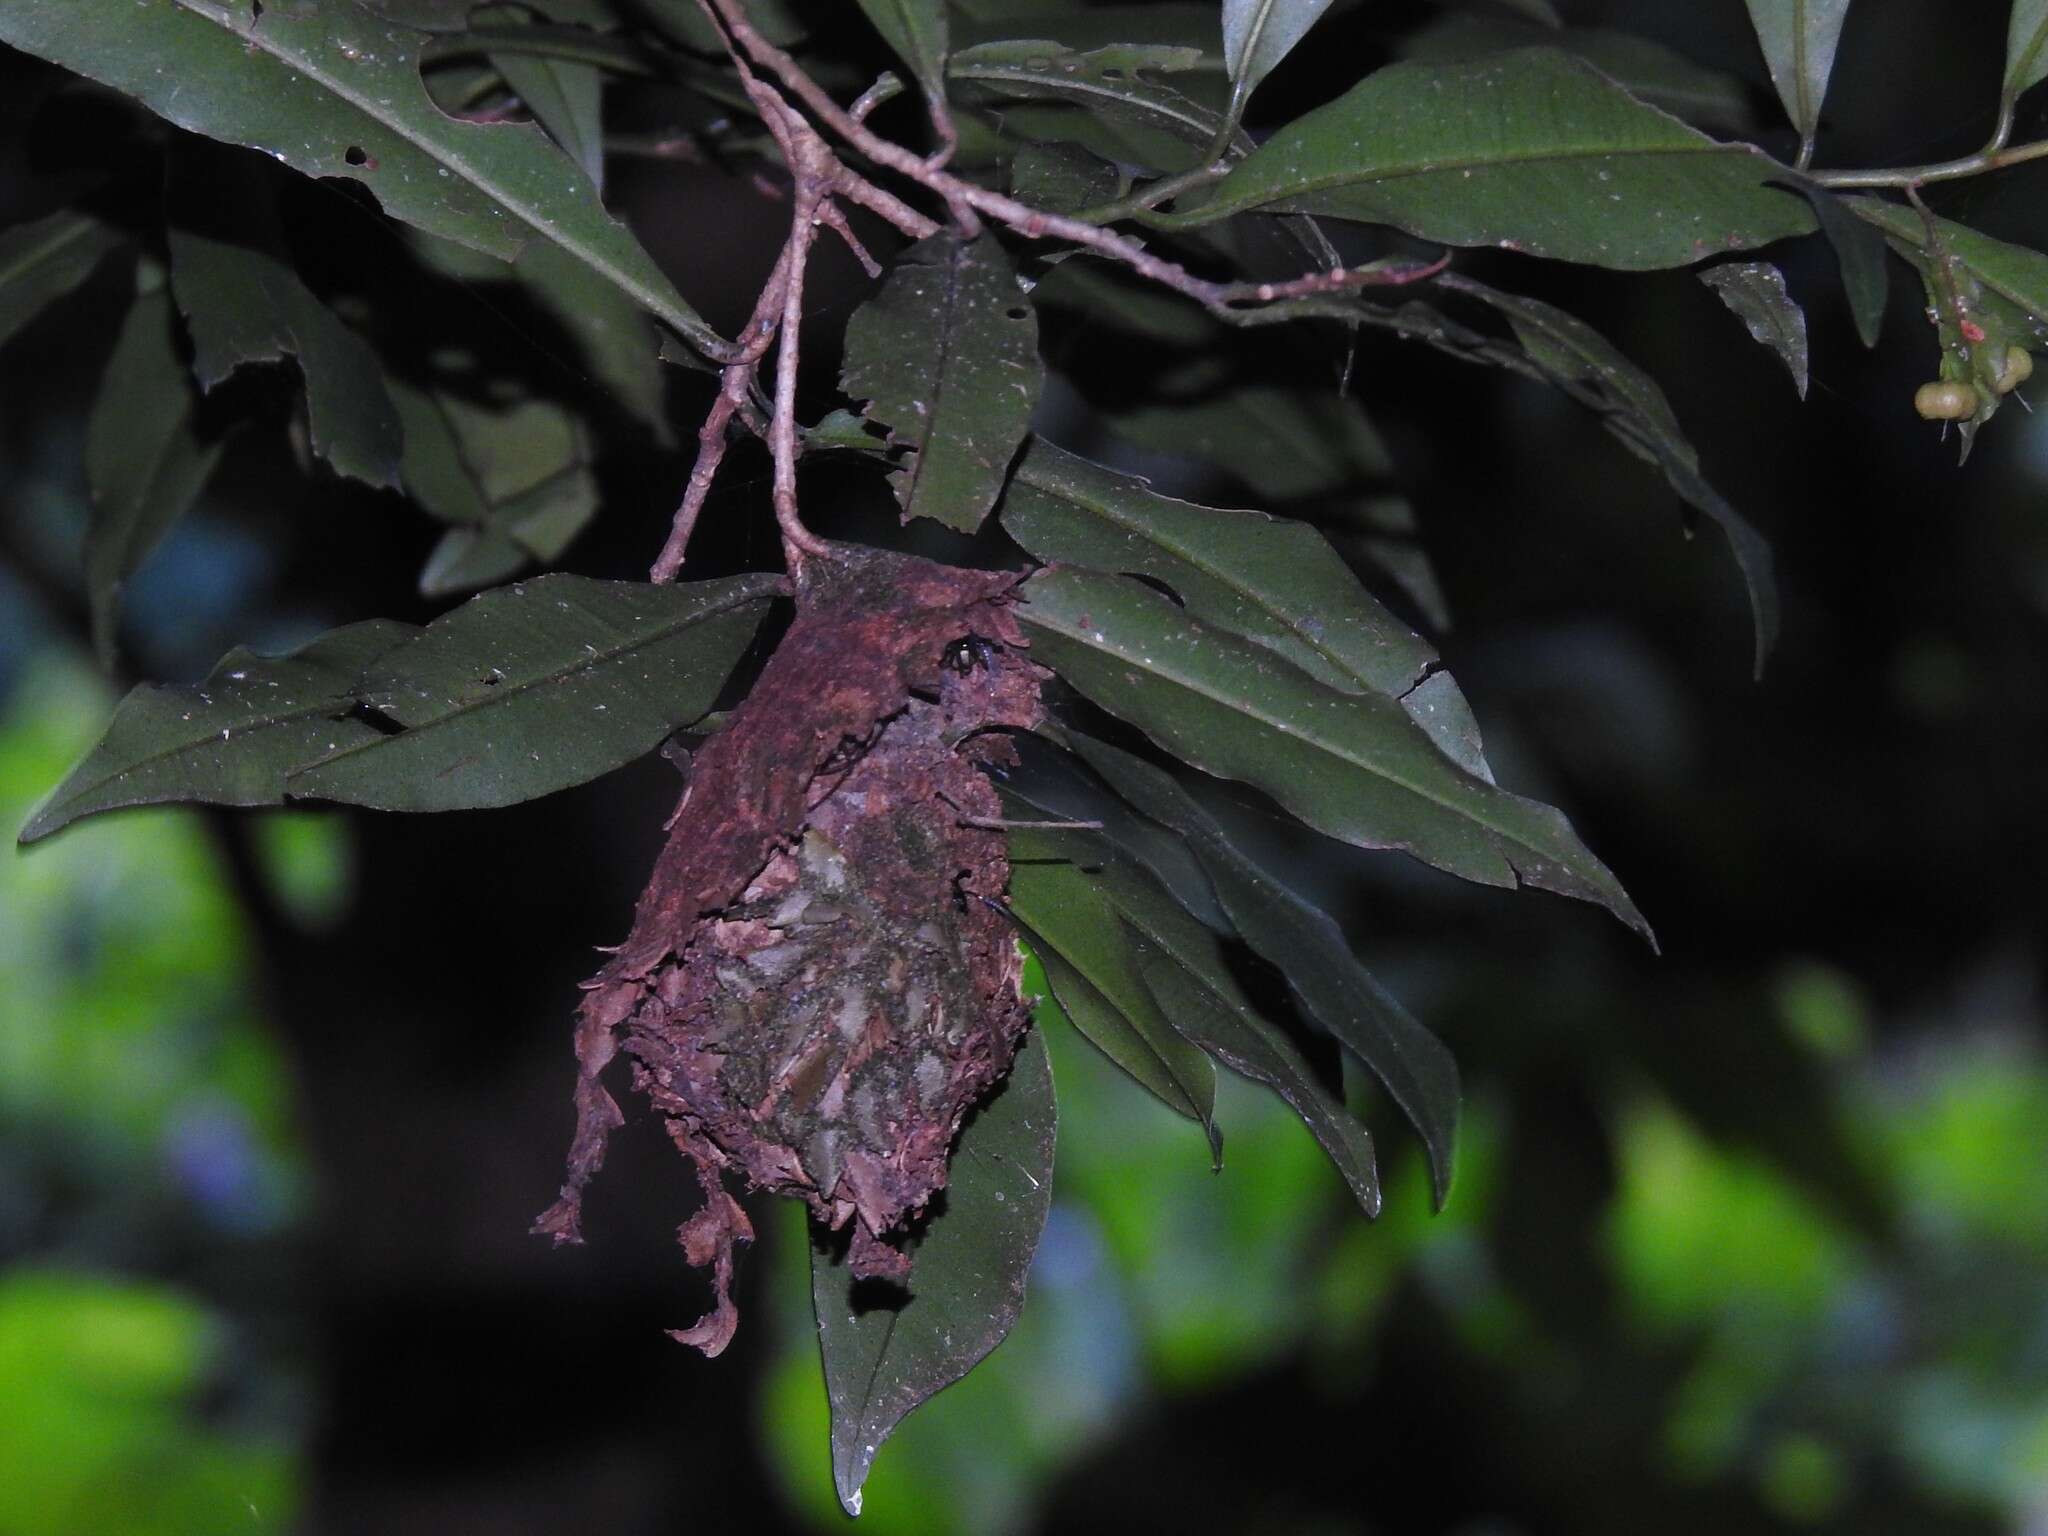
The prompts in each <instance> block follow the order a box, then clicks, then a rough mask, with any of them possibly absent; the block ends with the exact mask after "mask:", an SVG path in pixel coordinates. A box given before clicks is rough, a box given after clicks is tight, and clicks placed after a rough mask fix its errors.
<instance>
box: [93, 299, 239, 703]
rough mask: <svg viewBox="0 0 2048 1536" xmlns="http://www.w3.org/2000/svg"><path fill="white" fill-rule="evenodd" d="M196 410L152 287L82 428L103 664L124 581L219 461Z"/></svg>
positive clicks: (169, 312) (166, 315)
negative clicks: (90, 497) (90, 509)
mask: <svg viewBox="0 0 2048 1536" xmlns="http://www.w3.org/2000/svg"><path fill="white" fill-rule="evenodd" d="M198 410H199V395H198V391H197V390H196V389H195V388H194V387H193V383H192V376H191V374H190V373H189V372H188V371H187V370H186V367H185V360H184V358H183V357H182V356H180V355H179V351H178V338H177V316H176V314H175V313H174V312H173V309H172V305H171V295H170V290H169V289H168V288H164V287H161V286H159V287H156V288H153V289H151V290H150V291H149V292H146V293H143V294H141V295H139V296H138V297H137V298H136V300H135V303H134V306H133V307H132V308H131V309H130V310H129V311H128V318H127V319H126V320H124V321H123V322H122V325H121V334H120V337H119V339H118V340H116V341H115V343H114V355H113V357H112V358H111V359H110V360H109V362H108V364H107V371H106V373H105V374H104V375H103V376H102V377H101V379H100V389H99V395H98V397H97V398H96V399H95V400H94V401H93V407H92V417H91V419H90V420H89V421H88V422H87V423H86V430H85V478H86V484H87V485H88V486H89V487H90V488H91V491H92V519H91V521H90V522H88V523H87V524H86V530H85V590H86V598H87V600H88V602H89V603H90V605H91V608H92V634H93V645H94V648H95V649H96V650H97V651H98V653H99V657H100V661H101V663H102V664H103V665H109V666H110V665H112V663H113V657H114V638H115V626H116V624H117V622H118V620H119V618H120V611H121V587H122V584H123V583H124V582H126V581H127V579H128V578H129V577H130V576H132V575H133V574H134V573H135V571H136V569H137V568H138V567H139V566H140V565H141V564H142V562H143V561H144V560H145V559H147V558H148V557H149V553H150V551H151V550H153V549H155V548H156V546H157V545H158V544H159V543H160V542H162V540H163V537H164V535H165V534H167V533H169V532H170V531H171V525H172V524H174V523H176V522H177V520H178V519H179V518H181V517H183V516H184V515H185V513H186V512H187V511H188V510H190V508H191V506H192V503H193V502H194V501H196V500H197V499H198V497H199V491H200V488H201V487H202V486H203V485H205V483H206V478H207V476H209V475H211V474H212V473H213V467H214V465H215V464H216V463H217V462H219V459H220V451H221V441H220V439H218V438H209V437H206V436H203V435H202V434H201V433H200V430H199V423H198Z"/></svg>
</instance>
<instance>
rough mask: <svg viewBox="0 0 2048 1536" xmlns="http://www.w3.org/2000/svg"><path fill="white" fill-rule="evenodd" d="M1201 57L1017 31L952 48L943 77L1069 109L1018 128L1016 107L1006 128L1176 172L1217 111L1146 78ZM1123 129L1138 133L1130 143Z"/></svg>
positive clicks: (1006, 97) (1186, 69)
mask: <svg viewBox="0 0 2048 1536" xmlns="http://www.w3.org/2000/svg"><path fill="white" fill-rule="evenodd" d="M1201 63H1202V53H1201V50H1200V49H1198V48H1190V47H1181V46H1175V45H1153V44H1128V43H1126V44H1110V45H1106V46H1102V47H1097V48H1090V49H1076V48H1069V47H1066V46H1064V45H1062V44H1060V43H1057V42H1052V41H1048V40H1046V39H1043V38H1024V39H1006V40H1003V41H1000V42H989V43H981V44H977V45H976V46H975V47H972V48H964V49H959V50H957V51H955V52H954V54H953V55H952V57H951V58H950V59H948V60H947V61H946V75H947V78H948V79H949V80H951V81H953V82H954V83H955V84H956V85H961V86H965V87H968V95H969V97H970V98H986V99H988V100H991V101H993V102H996V103H1003V102H1012V101H1026V102H1060V103H1064V104H1065V105H1066V107H1067V108H1070V109H1072V110H1071V111H1067V112H1063V113H1061V114H1060V115H1059V116H1058V117H1057V118H1056V119H1055V122H1054V125H1053V127H1052V129H1051V131H1049V132H1046V133H1042V134H1041V133H1032V132H1029V131H1028V129H1029V127H1030V123H1029V120H1028V118H1025V117H1024V116H1023V114H1021V113H1016V112H1013V111H1006V112H1005V115H1004V126H1005V129H1006V130H1008V131H1011V132H1018V133H1022V134H1023V136H1024V137H1050V138H1054V139H1071V140H1074V141H1075V142H1077V143H1080V144H1083V145H1085V146H1086V147H1087V148H1089V149H1090V150H1093V151H1094V152H1095V153H1097V154H1099V155H1103V156H1105V157H1107V158H1110V159H1114V160H1132V161H1134V162H1136V163H1138V164H1142V165H1146V166H1149V167H1151V168H1152V169H1154V170H1160V171H1181V170H1186V169H1188V168H1189V167H1191V166H1193V165H1195V164H1196V163H1197V162H1198V161H1199V160H1200V159H1201V158H1202V155H1203V154H1204V153H1205V152H1206V151H1207V149H1208V147H1209V145H1210V144H1212V143H1213V142H1214V141H1215V138H1216V135H1217V133H1218V131H1219V130H1220V129H1221V127H1222V124H1223V115H1222V113H1220V112H1218V111H1216V110H1214V109H1212V108H1210V107H1208V106H1206V105H1204V104H1202V103H1200V102H1198V101H1196V100H1194V99H1193V98H1192V97H1190V96H1189V95H1187V94H1186V93H1185V92H1183V91H1180V90H1177V89H1175V88H1174V87H1173V86H1169V85H1162V84H1160V83H1159V82H1158V81H1156V80H1153V79H1151V78H1150V77H1151V76H1152V75H1153V74H1180V75H1186V74H1188V73H1190V72H1192V71H1194V70H1196V69H1197V68H1198V66H1200V64H1201ZM1020 124H1021V125H1022V126H1020ZM1132 132H1135V133H1137V134H1138V135H1139V137H1138V138H1137V139H1136V140H1133V139H1132V138H1131V137H1130V134H1131V133H1132ZM1240 141H1241V142H1240V147H1241V148H1247V149H1248V148H1249V147H1250V141H1249V140H1248V139H1243V138H1242V136H1241V135H1240Z"/></svg>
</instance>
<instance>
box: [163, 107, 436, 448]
mask: <svg viewBox="0 0 2048 1536" xmlns="http://www.w3.org/2000/svg"><path fill="white" fill-rule="evenodd" d="M171 167H172V168H171V180H170V194H169V197H168V199H167V201H168V205H169V235H168V237H169V243H170V254H171V291H172V293H173V294H174V295H175V296H176V297H177V301H178V308H179V309H180V310H181V311H183V312H184V316H185V324H186V326H187V328H188V329H189V331H190V333H191V336H192V372H193V375H194V376H195V377H196V378H197V379H198V380H199V387H200V388H201V389H203V390H211V389H213V388H214V387H215V386H216V385H218V384H220V383H221V382H222V381H223V380H225V379H226V378H228V376H229V375H231V374H232V373H234V372H235V370H237V369H238V368H241V367H242V366H243V365H244V364H247V363H277V362H282V361H284V359H286V358H287V357H289V358H291V359H293V360H294V361H295V362H296V363H297V364H298V367H299V376H300V378H301V379H302V380H303V382H304V384H305V390H306V418H307V426H308V429H309V433H310V435H311V438H312V442H313V451H314V452H315V453H317V454H318V455H319V456H320V457H321V458H323V459H325V460H326V461H327V462H328V463H329V464H331V465H332V466H333V467H334V471H335V473H336V474H341V475H346V476H348V477H349V478H350V479H352V480H360V481H362V482H363V483H364V484H365V485H375V486H384V487H389V488H392V489H395V488H396V487H397V485H398V460H399V454H400V452H401V450H402V447H403V430H402V428H401V427H400V425H399V420H398V409H397V407H396V406H394V405H393V404H392V403H391V397H390V395H389V394H387V393H386V392H385V389H384V374H383V370H382V369H381V368H379V366H378V364H377V355H376V353H374V352H373V351H371V350H370V346H369V343H367V342H365V341H364V340H363V339H362V338H361V337H360V336H358V335H356V333H355V332H354V331H351V330H350V329H349V328H348V327H347V326H345V325H343V324H342V323H341V321H340V320H339V319H338V318H337V317H336V316H335V314H334V312H333V311H332V310H330V309H329V308H328V307H327V306H326V305H325V304H322V303H321V302H320V300H319V299H317V298H316V297H314V295H313V292H312V290H311V289H309V288H308V287H307V286H306V285H305V283H304V281H303V280H301V278H300V277H299V274H298V272H297V271H296V270H295V269H294V268H293V266H292V264H291V260H290V258H289V257H288V256H287V255H286V254H285V251H284V231H283V228H282V226H281V225H280V223H279V222H278V215H277V208H276V205H275V204H274V202H273V201H272V199H271V195H270V186H269V183H268V182H267V181H266V180H265V179H264V174H263V166H262V162H260V161H257V160H255V159H254V158H253V157H251V156H249V155H247V154H244V153H242V152H240V151H237V150H231V149H221V148H219V147H217V146H215V145H211V144H205V143H204V142H203V141H196V140H187V141H185V143H184V144H183V145H180V146H179V147H178V151H177V152H176V153H175V154H174V155H173V158H172V162H171Z"/></svg>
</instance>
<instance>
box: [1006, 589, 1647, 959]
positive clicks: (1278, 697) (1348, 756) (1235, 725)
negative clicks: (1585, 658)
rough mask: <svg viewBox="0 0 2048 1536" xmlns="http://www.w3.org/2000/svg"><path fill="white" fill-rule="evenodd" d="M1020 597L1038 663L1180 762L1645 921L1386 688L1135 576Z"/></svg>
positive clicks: (1342, 828)
mask: <svg viewBox="0 0 2048 1536" xmlns="http://www.w3.org/2000/svg"><path fill="white" fill-rule="evenodd" d="M1023 592H1024V596H1025V598H1026V602H1024V603H1023V604H1021V605H1020V606H1019V607H1018V609H1017V615H1018V617H1019V618H1020V619H1021V620H1023V622H1024V624H1025V626H1026V627H1027V628H1028V629H1029V630H1030V632H1031V637H1032V655H1033V657H1034V658H1035V659H1036V660H1039V661H1042V662H1044V663H1045V664H1046V665H1047V666H1049V667H1051V668H1052V669H1053V670H1054V671H1056V672H1058V673H1059V674H1060V676H1061V677H1063V678H1064V679H1065V680H1066V681H1067V682H1069V683H1071V684H1072V685H1073V686H1074V687H1076V688H1078V689H1079V690H1080V691H1081V692H1082V693H1083V694H1085V695H1086V696H1087V697H1088V698H1089V699H1091V700H1093V701H1094V702H1095V703H1096V704H1099V705H1100V706H1102V707H1103V708H1104V709H1106V710H1108V711H1109V712H1110V713H1111V714H1114V715H1116V716H1118V717H1119V718H1121V719H1124V720H1127V721H1129V722H1130V723H1131V724H1132V725H1135V726H1137V727H1138V728H1139V729H1140V730H1142V731H1143V732H1145V734H1146V735H1147V736H1149V737H1151V739H1152V740H1153V741H1154V742H1156V743H1157V744H1158V745H1160V746H1161V747H1163V748H1165V749H1166V750H1167V751H1169V752H1171V753H1173V754H1174V755H1175V756H1176V757H1179V758H1181V759H1182V760H1183V761H1186V762H1189V763H1192V764H1194V765H1195V766H1196V767H1198V768H1201V769H1203V770H1204V771H1205V772H1209V773H1213V774H1217V775H1219V776H1221V777H1224V778H1231V779H1238V780H1241V781H1243V782H1245V783H1248V784H1252V785H1255V786H1256V787H1258V788H1259V789H1261V790H1263V791H1265V793H1267V794H1268V795H1270V796H1272V797H1273V798H1274V799H1275V800H1277V801H1279V802H1280V804H1281V805H1283V806H1285V807H1286V808H1287V809H1288V810H1289V811H1291V812H1292V813H1294V814H1295V815H1296V816H1298V817H1300V818H1301V819H1302V820H1303V821H1305V822H1307V823H1308V824H1309V825H1310V826H1312V827H1315V828H1316V829H1317V830H1318V831H1322V832H1327V833H1329V834H1330V835H1331V836H1333V837H1337V838H1341V839H1342V840H1344V841H1345V842H1349V843H1354V844H1356V845H1357V846H1359V847H1362V848H1398V849H1401V850H1404V851H1406V852H1408V853H1411V854H1413V855H1414V856H1415V857H1417V858H1419V859H1421V860H1423V861H1424V862H1426V863H1429V864H1433V865H1435V866H1436V867H1437V868H1439V869H1444V870H1447V871H1449V872H1451V873H1453V874H1457V875H1461V876H1463V877H1465V878H1466V879H1469V880H1476V881H1478V882H1480V883H1482V884H1486V885H1497V886H1509V887H1512V886H1514V885H1515V884H1516V883H1517V882H1518V881H1519V882H1520V883H1522V884H1527V885H1533V886H1538V887H1541V888H1542V889H1545V890H1552V891H1558V892H1561V893H1563V894H1565V895H1570V896H1578V897H1581V898H1583V899H1585V900H1589V901H1595V902H1598V903H1600V904H1601V905H1603V906H1605V907H1607V908H1608V909H1609V910H1610V911H1612V912H1613V913H1614V914H1615V915H1616V916H1618V917H1620V918H1621V919H1622V920H1623V921H1624V922H1626V923H1628V924H1629V925H1630V926H1632V927H1634V928H1637V929H1640V930H1642V931H1644V932H1647V931H1648V930H1647V927H1646V925H1645V924H1644V922H1643V919H1642V916H1641V914H1640V913H1638V912H1637V911H1636V909H1635V906H1634V904H1633V903H1632V902H1631V901H1630V900H1629V899H1628V896H1627V895H1626V894H1625V893H1624V892H1623V891H1622V889H1621V886H1620V885H1619V884H1618V883H1617V882H1616V880H1615V878H1614V876H1613V875H1612V874H1610V873H1609V872H1608V870H1607V868H1606V866H1605V865H1603V864H1601V863H1600V861H1599V860H1598V859H1596V858H1594V857H1593V856H1592V854H1591V853H1589V852H1588V851H1587V850H1586V848H1585V846H1584V845H1583V844H1582V843H1580V841H1579V839H1578V835H1577V834H1576V833H1575V832H1573V831H1572V829H1571V824H1570V823H1569V822H1567V821H1566V820H1565V818H1564V817H1563V815H1561V814H1560V813H1559V812H1557V811H1556V810H1553V809H1552V808H1550V807H1549V806H1545V805H1540V804H1538V803H1537V802H1535V801H1532V800H1524V799H1522V798H1521V797H1519V796H1516V795H1511V794H1508V793H1507V792H1506V791H1504V790H1501V789H1499V788H1497V787H1495V786H1494V785H1491V784H1488V783H1486V782H1485V781H1484V780H1483V779H1479V778H1475V777H1473V776H1472V775H1471V774H1469V773H1466V772H1465V771H1464V770H1463V769H1461V768H1459V767H1458V766H1457V765H1456V764H1455V763H1453V762H1452V761H1451V760H1450V759H1449V758H1448V757H1446V756H1444V754H1443V753H1442V752H1441V751H1440V750H1439V749H1438V748H1437V746H1436V744H1435V743H1434V742H1433V741H1431V740H1430V739H1429V737H1428V735H1427V734H1426V733H1425V732H1424V731H1423V729H1422V728H1421V727H1420V726H1419V725H1417V724H1416V723H1415V722H1414V721H1413V720H1412V719H1410V718H1409V716H1408V714H1407V712H1406V711H1405V710H1403V709H1402V708H1401V706H1400V704H1399V703H1397V702H1396V701H1395V700H1393V699H1391V698H1389V697H1387V696H1386V695H1384V694H1379V693H1345V692H1341V691H1339V690H1338V689H1335V688H1331V687H1328V686H1327V685H1325V684H1323V683H1319V682H1317V681H1316V680H1315V679H1314V678H1313V677H1310V676H1309V675H1308V674H1307V673H1306V672H1303V671H1302V670H1301V669H1300V668H1298V667H1296V666H1295V665H1293V663H1291V662H1289V661H1286V660H1285V659H1284V658H1282V657H1281V656H1280V655H1279V654H1278V653H1276V652H1274V651H1271V650H1269V649H1267V648H1266V647H1264V646H1261V645H1257V644H1254V643H1253V642H1251V641H1249V640H1245V639H1242V638H1240V637H1239V636H1237V635H1234V634H1231V633H1230V632H1229V631H1228V630H1225V629H1222V628H1220V627H1218V626H1216V625H1211V624H1205V623H1203V622H1202V621H1200V620H1199V619H1197V618H1195V617H1194V616H1193V615H1192V614H1190V613H1187V612H1184V611H1183V610H1182V609H1180V608H1178V607H1176V606H1175V605H1174V604H1173V603H1172V602H1171V601H1169V600H1168V599H1167V598H1165V597H1162V596H1160V595H1159V594H1158V593H1157V592H1155V591H1153V590H1152V589H1151V588H1149V587H1146V586H1143V585H1141V584H1139V583H1138V582H1136V581H1132V580H1129V579H1127V578H1123V577H1112V576H1104V575H1100V574H1097V573H1094V572H1089V571H1082V570H1076V569H1073V568H1070V567H1060V568H1056V569H1052V570H1046V571H1040V572H1039V573H1038V574H1037V575H1035V576H1033V577H1032V578H1031V579H1030V580H1029V581H1028V582H1027V583H1026V584H1025V586H1024V588H1023Z"/></svg>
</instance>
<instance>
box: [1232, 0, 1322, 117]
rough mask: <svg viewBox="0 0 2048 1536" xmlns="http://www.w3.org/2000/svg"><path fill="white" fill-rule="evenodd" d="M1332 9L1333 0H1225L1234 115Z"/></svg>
mask: <svg viewBox="0 0 2048 1536" xmlns="http://www.w3.org/2000/svg"><path fill="white" fill-rule="evenodd" d="M1329 8H1330V0H1223V64H1224V68H1226V69H1227V70H1229V71H1230V83H1231V93H1230V96H1231V116H1232V117H1233V118H1234V117H1236V116H1237V115H1238V114H1239V113H1240V112H1242V110H1243V107H1244V99H1245V98H1246V97H1247V96H1249V95H1251V93H1252V92H1253V91H1254V90H1256V89H1258V85H1259V82H1260V81H1261V80H1263V79H1265V78H1266V76H1268V75H1270V74H1271V73H1272V72H1273V71H1274V70H1275V69H1277V68H1278V67H1279V65H1280V61H1281V60H1282V59H1284V58H1286V57H1287V55H1288V54H1290V53H1292V52H1294V49H1295V45H1296V44H1298V43H1299V42H1300V41H1301V40H1302V39H1303V38H1304V37H1306V36H1308V29H1309V28H1310V27H1312V26H1314V25H1315V24H1316V22H1317V21H1319V20H1321V19H1322V14H1323V12H1325V11H1327V10H1328V9H1329Z"/></svg>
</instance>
